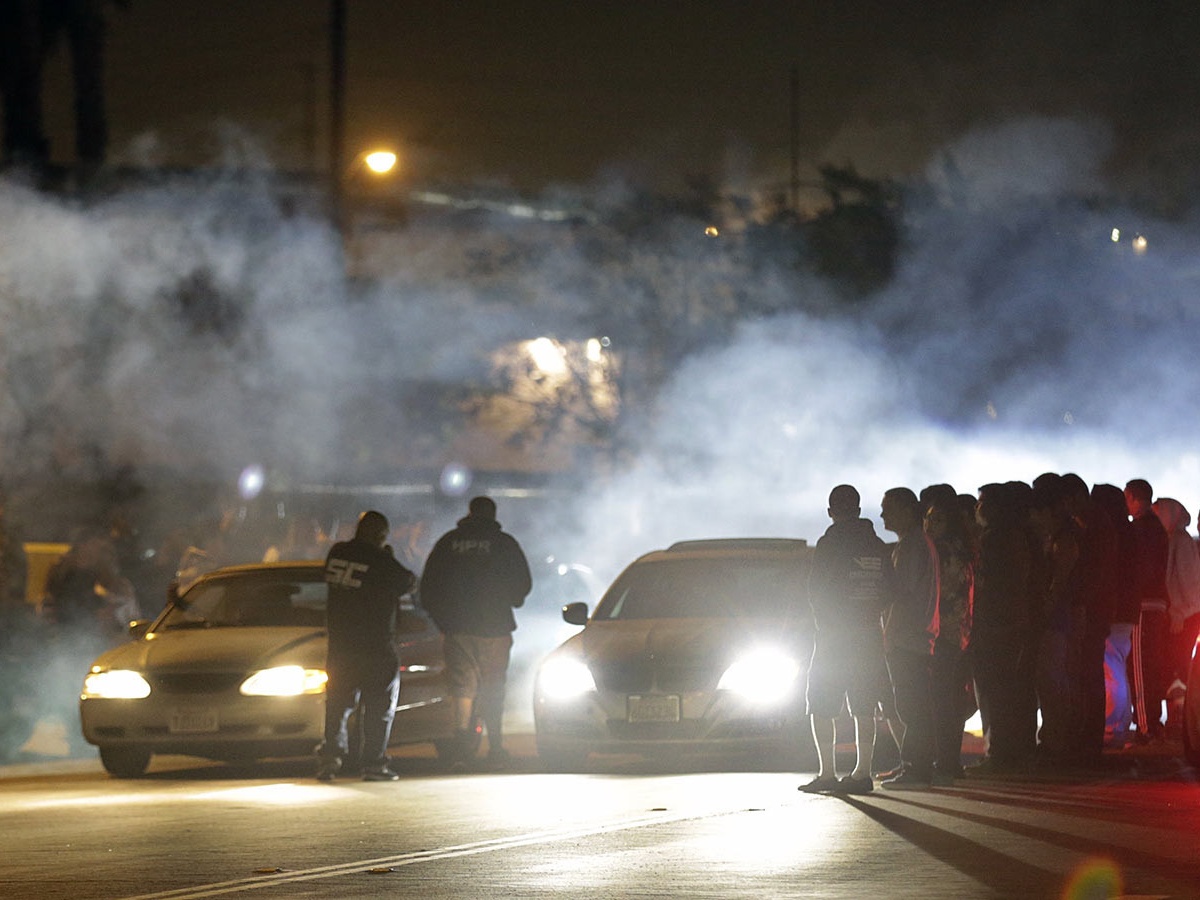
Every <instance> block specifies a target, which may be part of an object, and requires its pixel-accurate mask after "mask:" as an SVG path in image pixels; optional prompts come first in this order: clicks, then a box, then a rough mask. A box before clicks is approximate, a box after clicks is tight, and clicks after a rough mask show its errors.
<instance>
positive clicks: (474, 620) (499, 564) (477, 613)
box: [421, 497, 533, 766]
mask: <svg viewBox="0 0 1200 900" xmlns="http://www.w3.org/2000/svg"><path fill="white" fill-rule="evenodd" d="M532 587H533V581H532V579H531V577H530V574H529V564H528V562H526V560H525V553H524V552H523V551H522V550H521V545H520V544H518V543H517V540H516V538H514V537H513V536H512V535H510V534H508V533H507V532H504V531H502V530H501V529H500V523H499V522H497V521H496V503H495V501H493V500H492V499H491V498H490V497H474V498H472V500H471V502H470V504H469V505H468V512H467V515H466V516H464V517H463V518H461V519H459V520H458V524H457V526H456V527H455V528H454V529H453V530H451V531H448V532H446V534H444V535H442V536H441V537H440V538H439V539H438V542H437V543H436V544H434V546H433V550H432V551H431V552H430V554H429V558H428V559H427V560H426V561H425V571H424V572H423V573H422V575H421V605H422V606H423V607H424V608H425V610H426V611H427V612H428V613H429V615H430V616H432V617H433V620H434V622H436V623H437V626H438V628H440V629H441V630H442V633H443V634H444V635H445V653H446V670H447V674H448V676H449V680H450V691H451V693H452V694H453V696H454V705H455V714H456V722H455V725H456V729H457V734H456V738H455V743H456V745H457V747H456V756H457V757H458V758H457V759H456V760H455V762H456V763H458V764H465V763H466V761H467V759H468V758H469V757H470V756H473V755H474V747H475V744H474V740H475V734H474V722H475V717H476V716H478V717H479V718H480V719H481V720H482V721H483V725H484V727H485V728H486V729H487V736H488V762H489V763H490V764H491V765H492V766H502V765H504V764H505V763H506V762H507V758H508V754H507V751H505V749H504V745H503V734H502V725H503V718H504V688H505V681H506V680H507V677H508V660H509V655H510V654H511V652H512V644H513V638H512V633H513V631H515V630H516V627H517V622H516V619H515V618H514V617H513V609H514V608H516V607H519V606H521V605H522V604H524V602H525V596H526V595H527V594H528V593H529V591H530V589H531V588H532Z"/></svg>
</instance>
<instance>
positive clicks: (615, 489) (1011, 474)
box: [0, 119, 1200, 705]
mask: <svg viewBox="0 0 1200 900" xmlns="http://www.w3.org/2000/svg"><path fill="white" fill-rule="evenodd" d="M1106 146H1107V144H1106V137H1105V134H1104V131H1103V129H1099V128H1097V127H1096V126H1094V125H1091V124H1082V125H1081V124H1077V123H1072V122H1063V121H1053V120H1036V119H1031V120H1025V121H1021V122H1016V123H1011V124H1009V125H1005V126H998V127H991V128H988V129H986V130H983V131H979V132H976V133H972V134H970V135H967V136H965V137H964V138H963V139H962V140H960V141H959V142H958V143H957V144H955V145H954V146H953V147H950V148H947V151H946V153H945V154H943V155H942V156H941V157H939V160H938V161H937V162H936V164H935V165H934V167H933V168H931V170H930V173H929V177H928V179H927V182H928V184H929V185H930V186H931V187H932V190H931V191H929V192H928V194H927V195H926V196H925V199H923V200H922V199H919V198H918V199H916V200H914V201H913V202H912V204H911V205H910V207H909V208H908V210H907V214H906V223H905V224H906V228H905V240H906V243H905V246H904V250H903V254H902V257H901V260H900V263H899V267H898V271H897V275H896V278H895V279H894V281H893V283H892V284H891V285H890V286H889V287H888V288H887V289H886V290H885V291H883V292H882V293H881V294H879V295H878V296H877V297H875V298H873V299H871V300H870V301H868V302H865V303H861V304H859V305H856V306H853V307H847V308H846V309H844V310H842V311H833V310H831V308H830V304H829V302H828V298H829V296H830V294H829V291H828V290H827V288H826V287H825V286H823V285H820V284H816V283H814V282H813V281H812V280H811V279H809V278H806V277H802V276H799V275H797V274H796V273H795V272H793V271H791V270H789V269H788V268H787V267H786V266H785V265H780V266H779V267H778V268H776V269H774V270H768V271H766V272H763V273H762V274H761V275H760V276H759V280H758V281H756V283H754V284H750V285H747V286H746V290H747V291H748V292H749V293H751V294H754V295H755V296H756V299H757V300H758V301H759V304H758V305H759V308H760V309H771V310H782V309H792V310H796V311H793V312H789V313H775V314H774V315H772V316H771V317H770V318H767V319H759V320H755V321H747V322H745V323H743V324H742V325H741V326H740V327H738V328H737V329H736V330H735V332H734V333H733V334H732V335H731V336H730V337H729V338H728V339H727V340H723V341H721V342H719V343H718V344H717V345H715V346H711V347H710V349H708V350H706V351H704V352H700V353H696V354H693V355H692V356H690V357H689V358H688V359H686V360H685V361H684V362H683V364H682V365H680V366H679V368H678V370H677V371H676V372H675V373H674V374H673V376H672V377H671V378H670V380H669V381H668V383H667V384H666V385H665V387H664V388H663V389H662V390H661V391H660V392H659V394H658V395H657V396H656V397H653V398H646V399H647V400H648V403H647V405H646V407H645V408H643V409H639V410H638V411H637V414H636V415H635V416H633V417H631V421H632V422H634V423H636V427H637V430H636V433H634V434H631V435H629V436H628V437H629V438H630V440H631V443H632V445H633V446H634V448H635V450H636V454H635V456H634V458H633V459H632V461H631V462H629V463H628V464H627V465H625V466H624V467H623V468H622V469H621V470H620V472H619V473H618V474H616V475H612V476H604V477H602V476H599V475H596V476H594V477H592V478H584V479H581V480H582V481H583V482H584V483H587V484H589V485H590V486H589V487H588V488H587V489H580V488H573V489H572V492H571V493H569V494H564V495H561V498H560V499H559V500H557V501H555V502H556V504H557V508H555V509H554V510H551V511H541V512H538V513H537V514H531V513H526V512H518V511H517V509H516V507H515V504H514V503H508V502H505V503H503V504H502V509H501V519H502V520H504V521H505V522H506V525H510V526H512V528H511V530H513V531H514V533H516V534H517V536H518V537H519V538H520V539H521V540H522V541H523V542H524V543H526V545H527V546H529V547H531V548H537V551H538V552H539V553H541V552H543V551H544V550H545V549H546V548H550V549H552V550H553V552H554V554H555V555H556V556H558V557H559V558H561V559H572V560H575V561H578V562H582V563H586V564H587V565H589V566H591V567H592V568H593V569H594V570H595V572H596V574H597V577H598V579H599V580H600V581H605V580H607V579H610V578H611V577H613V576H614V575H615V574H616V572H617V571H618V570H619V569H620V568H621V567H622V566H624V565H625V564H626V563H628V562H629V561H631V560H632V559H633V558H634V557H636V556H637V555H639V554H640V553H642V552H645V551H647V550H650V549H653V548H655V547H659V546H664V545H666V544H669V543H671V542H673V541H676V540H680V539H686V538H696V537H714V536H737V535H783V536H794V537H803V538H806V539H808V540H810V541H815V540H816V538H817V537H819V535H820V534H821V532H822V531H823V530H824V528H825V525H826V524H827V520H826V516H825V506H826V498H827V495H828V492H829V490H830V488H831V487H833V486H834V485H835V484H838V483H841V482H850V483H853V484H855V485H856V486H857V487H858V488H859V489H860V491H861V493H862V497H863V510H864V514H865V515H867V516H869V517H871V518H873V519H875V521H876V524H877V526H879V519H878V512H879V509H878V504H879V499H880V497H881V496H882V493H883V491H884V490H886V489H887V488H889V487H892V486H895V485H907V486H909V487H912V488H914V489H920V488H921V487H923V486H925V485H927V484H931V483H935V482H949V483H951V484H953V485H954V486H955V487H956V488H958V489H959V490H960V491H966V492H974V491H975V490H976V489H977V488H978V487H979V486H980V485H981V484H984V483H987V482H990V481H1003V480H1009V479H1023V480H1031V479H1033V478H1034V477H1036V476H1037V475H1038V474H1040V473H1042V472H1044V471H1059V472H1063V471H1074V472H1077V473H1079V474H1080V475H1081V476H1082V477H1083V478H1084V479H1085V480H1087V481H1088V482H1112V483H1116V484H1118V485H1120V484H1123V483H1124V482H1125V481H1126V480H1128V479H1129V478H1132V477H1145V478H1148V479H1149V480H1150V481H1151V482H1152V483H1153V484H1154V485H1155V487H1156V489H1157V491H1158V493H1159V494H1160V495H1170V496H1174V497H1176V498H1177V499H1179V500H1180V501H1181V502H1183V503H1184V505H1185V506H1186V507H1187V508H1188V509H1189V510H1193V511H1194V510H1196V509H1197V503H1198V502H1200V433H1198V432H1200V422H1198V421H1197V420H1196V418H1195V416H1194V412H1193V411H1194V409H1195V399H1196V397H1198V396H1200V376H1198V374H1197V369H1196V366H1195V365H1194V358H1195V347H1196V346H1197V343H1198V342H1197V332H1198V322H1197V317H1198V316H1200V308H1198V307H1197V306H1196V304H1195V296H1196V293H1197V292H1196V288H1197V287H1198V286H1200V283H1198V278H1200V268H1198V267H1197V266H1196V263H1195V254H1194V250H1193V247H1194V246H1195V243H1196V242H1195V240H1194V238H1195V232H1196V229H1195V226H1194V224H1193V223H1191V222H1180V221H1170V222H1168V221H1162V220H1158V221H1156V220H1155V219H1153V218H1152V217H1148V216H1147V215H1146V214H1145V213H1141V212H1135V211H1133V210H1130V209H1124V208H1122V207H1121V206H1120V205H1118V204H1115V203H1111V202H1098V201H1095V200H1094V199H1093V198H1096V197H1104V195H1105V191H1106V187H1105V184H1104V182H1103V179H1102V174H1101V173H1102V169H1103V164H1104V158H1105V149H1106ZM947 160H949V161H950V163H947V162H946V161H947ZM489 227H496V231H495V233H494V234H493V235H491V236H490V237H486V238H484V237H480V236H479V235H475V236H474V237H472V238H471V240H473V241H475V242H479V243H484V242H486V241H490V242H491V245H490V246H491V249H492V251H494V252H495V253H496V254H497V258H502V257H503V255H504V252H505V250H506V247H507V246H508V243H507V241H508V239H507V237H506V235H505V233H504V232H503V230H502V229H500V228H499V227H497V220H494V219H493V220H491V221H490V226H489ZM562 227H564V228H566V227H568V226H562ZM1114 228H1119V229H1122V239H1121V240H1120V241H1119V242H1116V243H1114V242H1113V240H1112V232H1113V229H1114ZM654 233H655V234H657V235H659V236H660V237H661V238H662V240H663V241H664V243H663V245H661V246H649V245H648V246H645V247H643V248H641V249H640V250H639V252H638V254H637V258H638V264H639V265H642V266H644V267H652V268H654V267H656V268H654V270H655V271H660V276H659V277H656V278H654V279H653V281H652V283H653V284H654V287H655V290H656V291H657V292H658V293H659V294H660V295H661V296H658V297H657V298H656V301H657V302H660V303H661V304H663V307H664V308H673V309H684V310H686V309H687V308H688V307H689V304H690V303H692V302H694V300H695V297H696V296H697V294H698V293H699V294H703V293H704V292H705V291H706V290H708V289H709V284H710V283H709V282H708V281H706V280H704V279H703V278H699V279H697V278H693V277H690V276H689V274H688V273H689V266H688V265H685V264H684V261H685V260H687V261H690V260H693V259H694V254H695V252H696V251H695V249H694V248H691V247H690V245H689V248H687V249H684V250H681V249H680V245H679V244H678V243H676V242H681V241H685V240H692V239H694V236H691V234H690V229H688V228H684V229H671V228H665V227H664V228H660V229H657V230H656V231H655V232H654ZM1134 233H1140V234H1142V235H1144V236H1145V238H1146V240H1147V241H1148V243H1147V245H1146V249H1145V252H1144V253H1139V252H1136V251H1135V249H1134V248H1133V245H1132V244H1131V243H1130V242H1129V238H1130V237H1131V236H1132V235H1133V234H1134ZM460 238H461V236H459V235H455V234H454V233H451V232H449V231H446V230H443V231H441V232H439V233H438V235H437V236H430V234H428V233H427V232H424V231H423V230H422V228H421V224H420V222H419V220H417V219H416V217H414V222H413V223H412V224H411V225H410V231H409V232H408V236H407V237H406V238H405V239H404V241H402V242H401V243H400V244H399V245H398V246H399V250H398V253H397V256H396V258H395V259H394V264H395V272H394V274H393V275H392V277H391V278H389V279H388V280H386V281H383V282H381V283H379V284H377V285H375V286H373V287H372V288H371V289H369V290H365V291H364V290H349V289H348V287H347V284H346V282H345V280H344V278H343V277H342V271H343V270H342V259H341V257H340V255H339V253H338V251H337V240H336V237H335V235H334V234H333V232H332V231H331V229H330V228H329V227H328V226H327V224H325V223H324V222H323V221H322V220H321V218H320V217H319V216H317V215H312V214H305V213H303V212H301V213H285V212H284V211H282V210H281V209H280V207H279V205H278V203H277V202H276V201H275V199H273V197H272V195H271V193H270V191H269V190H268V188H267V186H266V185H265V184H252V183H251V184H247V183H242V182H239V183H221V182H219V181H218V182H215V183H213V184H210V185H205V186H198V185H195V184H192V185H190V186H184V185H176V184H171V185H162V186H158V187H148V188H145V189H142V190H138V191H133V192H128V193H124V194H120V195H115V196H112V197H109V198H102V199H97V200H93V201H91V202H89V203H88V204H87V205H80V204H76V203H73V202H71V201H68V200H63V199H56V198H52V197H47V196H44V195H40V194H35V193H34V192H32V191H30V190H28V189H26V188H23V187H21V186H20V185H18V184H13V183H4V182H0V321H2V322H3V326H2V327H3V333H2V336H0V375H2V376H3V379H4V380H3V384H2V385H0V411H2V412H3V418H2V419H0V462H2V463H3V466H4V469H5V477H6V478H7V479H9V480H10V481H11V479H12V478H13V477H14V476H15V477H20V475H21V473H23V472H25V471H27V470H28V469H29V466H30V462H29V460H30V458H31V456H32V457H35V458H36V457H37V456H38V455H39V454H41V455H44V456H45V457H47V458H50V457H54V458H55V459H56V460H57V464H58V465H59V466H60V468H62V469H63V470H64V471H68V472H70V471H74V470H72V468H71V467H72V466H76V467H78V468H79V469H80V470H81V471H82V472H84V473H85V474H86V473H87V472H88V469H87V458H86V457H85V458H84V459H83V460H82V461H80V460H79V459H75V458H71V457H70V456H69V454H66V453H65V451H64V447H70V446H79V445H94V446H96V447H98V448H101V450H102V451H103V455H105V457H106V458H107V459H108V461H109V462H111V463H130V464H132V465H134V466H137V465H142V464H146V465H149V464H154V465H168V466H169V465H202V466H204V467H207V469H209V470H211V471H212V472H215V473H217V474H218V475H219V476H220V477H223V478H227V479H228V480H229V481H230V483H232V481H233V480H234V479H235V478H236V476H237V473H238V472H240V471H241V469H242V468H243V467H244V466H246V465H248V464H250V463H253V462H258V463H263V464H265V465H267V467H268V471H270V468H271V466H279V467H283V468H287V469H289V470H290V471H293V472H296V473H312V474H318V475H328V473H329V472H330V471H332V470H333V469H335V468H336V465H337V463H338V461H339V460H341V459H344V458H345V455H346V454H351V455H352V454H353V448H354V446H355V445H356V444H358V443H362V442H366V443H369V444H383V443H385V442H403V441H404V440H405V438H406V434H405V424H406V423H405V421H404V411H403V409H402V408H401V404H400V403H399V402H398V399H397V393H398V391H399V390H400V387H401V385H402V384H403V383H405V382H409V381H414V380H416V381H419V380H421V379H435V380H442V381H446V380H452V379H453V378H455V377H462V376H471V377H478V376H479V375H481V374H482V373H483V372H484V371H486V365H485V364H486V359H487V355H488V353H489V352H490V350H491V349H493V348H494V347H495V346H496V345H497V344H498V343H501V342H503V341H508V340H516V339H529V338H532V337H536V336H538V335H539V334H542V333H546V332H551V333H552V332H553V331H554V330H555V329H570V328H571V327H579V328H581V329H582V328H583V327H584V326H583V325H582V324H581V323H584V322H586V323H589V324H588V326H587V327H589V328H591V327H599V328H600V329H601V333H603V327H604V324H605V322H606V321H608V317H609V316H610V314H611V313H612V312H613V311H612V310H610V309H608V308H607V307H604V306H603V303H605V302H608V301H609V300H611V298H613V297H619V296H620V292H621V288H622V285H623V284H624V281H623V277H624V273H622V272H620V271H615V270H612V269H611V268H610V267H609V268H604V269H596V268H595V267H594V264H593V263H592V262H589V260H588V258H587V255H586V254H585V253H583V252H581V251H579V250H578V248H577V247H575V246H574V245H573V244H572V242H570V241H567V242H564V246H563V247H558V248H556V249H547V250H546V251H545V252H544V253H543V254H541V255H540V256H539V257H538V261H539V265H537V266H532V267H527V268H526V269H524V270H521V271H520V274H519V276H516V277H510V276H499V275H496V271H498V270H489V271H490V274H488V273H485V275H484V276H481V275H480V274H479V272H478V271H472V270H471V266H470V265H467V264H465V263H464V254H463V252H462V247H461V246H457V245H456V242H457V241H459V240H460ZM673 259H674V260H677V261H678V262H679V264H678V265H673V264H671V262H670V261H671V260H673ZM656 260H657V262H655V261H656ZM481 279H482V283H483V288H482V289H481V288H480V284H481ZM506 279H507V280H506ZM641 283H642V284H644V283H646V282H641ZM581 285H582V286H591V287H594V288H596V289H597V290H596V293H595V295H594V296H591V295H589V293H588V291H586V290H581V288H580V286H581ZM689 292H690V293H689ZM761 294H770V295H771V296H769V297H761V296H759V295H761ZM181 297H183V298H185V299H188V298H190V302H191V303H192V305H191V306H189V305H187V303H183V302H181V299H180V298H181ZM625 327H626V328H627V329H628V327H629V326H628V321H627V322H625ZM667 336H668V337H669V335H667ZM634 337H636V334H634ZM626 343H627V345H629V347H628V348H622V347H619V348H618V349H622V350H624V351H625V352H638V348H637V347H636V346H635V345H636V341H635V340H631V341H627V342H626ZM643 349H646V348H643ZM364 395H365V396H367V397H368V398H370V402H369V403H366V404H364V403H363V397H364ZM60 457H61V458H60ZM572 483H573V484H577V482H572ZM388 511H389V512H397V513H399V512H401V511H402V510H400V509H397V510H394V511H393V510H391V509H389V510H388ZM539 523H540V524H541V525H542V526H543V527H541V528H539ZM435 524H436V525H438V526H441V525H448V524H449V523H448V522H446V523H435ZM523 616H524V617H523V618H521V621H522V623H523V625H522V627H524V628H526V629H527V630H528V633H529V634H530V635H534V636H535V637H533V638H531V641H532V643H530V642H528V641H527V642H526V643H525V644H522V645H519V651H520V653H522V654H524V655H525V656H526V657H528V656H531V655H536V654H537V653H539V652H542V651H544V650H545V649H548V648H547V647H545V646H541V644H542V643H544V642H545V641H546V640H549V638H547V637H546V635H551V634H557V633H558V631H557V616H556V612H555V611H554V604H550V609H548V610H547V611H546V612H544V613H543V612H539V611H536V610H533V609H530V610H527V611H525V612H524V614H523ZM514 691H515V695H514V697H513V702H514V703H515V704H518V705H522V704H524V703H525V702H526V700H527V698H526V697H525V696H523V695H519V691H518V690H517V689H516V688H514Z"/></svg>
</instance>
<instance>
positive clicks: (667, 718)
mask: <svg viewBox="0 0 1200 900" xmlns="http://www.w3.org/2000/svg"><path fill="white" fill-rule="evenodd" d="M627 709H628V715H629V721H630V722H678V721H679V697H678V695H676V694H659V695H655V696H653V697H643V696H641V695H640V694H630V695H629V698H628V706H627Z"/></svg>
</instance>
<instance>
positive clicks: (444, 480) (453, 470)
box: [438, 462, 472, 497]
mask: <svg viewBox="0 0 1200 900" xmlns="http://www.w3.org/2000/svg"><path fill="white" fill-rule="evenodd" d="M471 481H472V476H471V470H470V469H468V468H467V467H466V466H464V465H462V464H461V463H453V462H452V463H448V464H447V465H446V467H445V468H444V469H442V474H441V477H440V478H439V479H438V485H439V486H440V487H441V489H442V493H443V494H445V495H446V496H448V497H461V496H462V495H463V494H465V493H466V492H467V490H468V488H470V487H471Z"/></svg>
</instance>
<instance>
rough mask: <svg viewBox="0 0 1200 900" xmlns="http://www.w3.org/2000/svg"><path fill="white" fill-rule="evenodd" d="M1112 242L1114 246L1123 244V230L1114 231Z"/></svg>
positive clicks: (1115, 229)
mask: <svg viewBox="0 0 1200 900" xmlns="http://www.w3.org/2000/svg"><path fill="white" fill-rule="evenodd" d="M1112 242H1113V243H1114V244H1119V243H1121V229H1120V228H1114V229H1113V230H1112Z"/></svg>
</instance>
